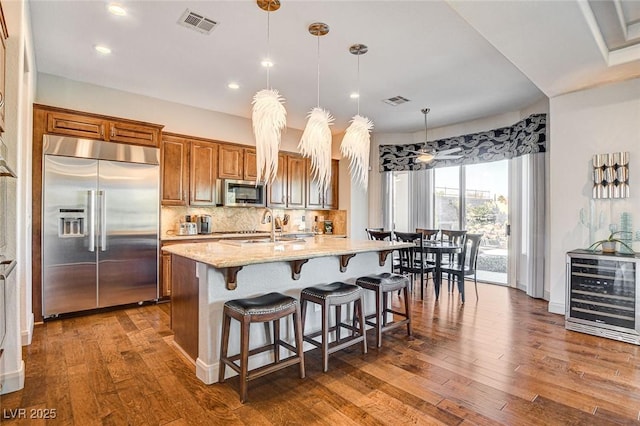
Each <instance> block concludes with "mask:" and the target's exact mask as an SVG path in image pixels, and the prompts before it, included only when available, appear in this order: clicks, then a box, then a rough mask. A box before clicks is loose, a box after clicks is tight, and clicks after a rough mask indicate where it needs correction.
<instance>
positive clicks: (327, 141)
mask: <svg viewBox="0 0 640 426" xmlns="http://www.w3.org/2000/svg"><path fill="white" fill-rule="evenodd" d="M332 124H333V116H332V115H331V113H329V111H327V110H324V109H322V108H313V109H312V110H311V112H309V115H307V125H306V126H305V128H304V132H303V133H302V137H301V138H300V143H299V144H298V149H299V150H300V153H301V154H302V156H304V157H308V158H310V159H311V175H312V178H313V179H314V180H315V181H316V182H318V186H319V187H320V190H321V191H322V193H324V192H325V191H326V189H327V188H328V187H329V184H330V183H331V130H330V129H329V126H330V125H332Z"/></svg>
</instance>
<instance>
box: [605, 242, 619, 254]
mask: <svg viewBox="0 0 640 426" xmlns="http://www.w3.org/2000/svg"><path fill="white" fill-rule="evenodd" d="M602 252H603V253H615V252H616V242H615V241H603V242H602Z"/></svg>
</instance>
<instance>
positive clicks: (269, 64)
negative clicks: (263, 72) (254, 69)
mask: <svg viewBox="0 0 640 426" xmlns="http://www.w3.org/2000/svg"><path fill="white" fill-rule="evenodd" d="M260 64H261V65H262V66H263V67H265V68H271V67H272V66H273V62H271V60H270V59H265V60H263V61H262V62H260Z"/></svg>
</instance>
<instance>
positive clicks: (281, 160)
mask: <svg viewBox="0 0 640 426" xmlns="http://www.w3.org/2000/svg"><path fill="white" fill-rule="evenodd" d="M267 193H268V197H267V200H268V204H269V206H270V207H286V206H287V156H286V155H284V154H279V155H278V173H277V174H276V178H275V179H274V181H273V182H271V183H270V184H269V186H268V191H267Z"/></svg>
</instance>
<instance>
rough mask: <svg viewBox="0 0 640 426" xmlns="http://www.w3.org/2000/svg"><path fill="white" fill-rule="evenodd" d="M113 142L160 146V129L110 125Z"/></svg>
mask: <svg viewBox="0 0 640 426" xmlns="http://www.w3.org/2000/svg"><path fill="white" fill-rule="evenodd" d="M108 139H109V140H110V141H111V142H122V143H130V144H135V145H146V146H155V147H158V146H160V129H159V128H156V127H150V126H145V125H141V124H133V123H121V122H117V121H114V122H111V123H109V138H108Z"/></svg>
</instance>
